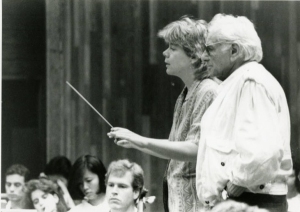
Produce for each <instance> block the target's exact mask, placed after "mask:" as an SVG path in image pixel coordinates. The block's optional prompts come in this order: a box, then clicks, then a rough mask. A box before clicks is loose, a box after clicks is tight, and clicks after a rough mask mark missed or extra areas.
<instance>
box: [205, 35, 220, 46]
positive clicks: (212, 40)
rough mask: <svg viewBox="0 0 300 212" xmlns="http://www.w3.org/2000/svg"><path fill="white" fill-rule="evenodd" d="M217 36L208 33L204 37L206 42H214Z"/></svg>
mask: <svg viewBox="0 0 300 212" xmlns="http://www.w3.org/2000/svg"><path fill="white" fill-rule="evenodd" d="M216 41H217V38H216V37H215V36H214V35H211V34H208V35H207V37H206V42H205V43H206V44H210V43H215V42H216Z"/></svg>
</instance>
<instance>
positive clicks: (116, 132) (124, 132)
mask: <svg viewBox="0 0 300 212" xmlns="http://www.w3.org/2000/svg"><path fill="white" fill-rule="evenodd" d="M107 135H108V137H109V138H114V139H115V143H116V144H117V145H119V146H122V147H125V148H135V147H137V148H138V147H139V148H143V146H144V145H145V144H144V141H143V140H144V137H142V136H140V135H138V134H136V133H134V132H132V131H130V130H128V129H125V128H121V127H113V128H111V131H110V132H109V133H107Z"/></svg>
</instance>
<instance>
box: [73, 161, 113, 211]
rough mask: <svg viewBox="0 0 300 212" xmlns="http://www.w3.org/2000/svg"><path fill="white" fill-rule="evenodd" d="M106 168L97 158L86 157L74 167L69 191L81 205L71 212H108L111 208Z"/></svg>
mask: <svg viewBox="0 0 300 212" xmlns="http://www.w3.org/2000/svg"><path fill="white" fill-rule="evenodd" d="M105 174H106V168H105V167H104V165H103V163H102V162H101V161H100V160H99V159H98V158H97V157H95V156H91V155H84V156H82V157H80V158H78V159H77V160H76V161H75V163H74V164H73V166H72V169H71V172H70V178H69V187H68V188H69V191H70V194H71V196H72V198H73V199H74V200H80V201H81V203H80V204H78V205H77V206H76V207H74V208H72V209H71V212H77V211H78V212H81V211H84V212H93V211H95V212H96V211H97V212H99V211H101V212H106V211H107V212H108V211H109V206H108V203H107V201H106V198H105V192H106V186H105Z"/></svg>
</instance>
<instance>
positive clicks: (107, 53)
mask: <svg viewBox="0 0 300 212" xmlns="http://www.w3.org/2000/svg"><path fill="white" fill-rule="evenodd" d="M101 13H102V21H103V26H102V27H103V30H102V31H103V41H102V42H103V43H102V58H103V60H102V61H103V70H102V73H103V75H102V76H103V89H102V96H103V100H102V113H103V114H102V115H103V116H104V117H108V114H109V107H110V106H109V100H110V99H111V28H110V26H111V14H110V0H103V1H102V11H101ZM107 129H109V128H108V127H107V124H106V123H105V122H102V139H101V142H102V159H103V162H104V164H108V163H109V159H110V158H109V151H108V150H109V148H108V147H109V146H108V145H109V144H108V142H107V140H108V139H107V135H106V133H107Z"/></svg>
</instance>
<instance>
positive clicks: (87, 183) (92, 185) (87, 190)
mask: <svg viewBox="0 0 300 212" xmlns="http://www.w3.org/2000/svg"><path fill="white" fill-rule="evenodd" d="M80 189H81V191H82V192H83V194H84V199H86V200H87V201H90V200H95V199H96V198H97V197H98V193H99V190H100V186H99V177H98V175H97V174H95V173H93V172H91V171H90V170H88V169H85V171H84V174H83V182H82V184H81V185H80Z"/></svg>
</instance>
